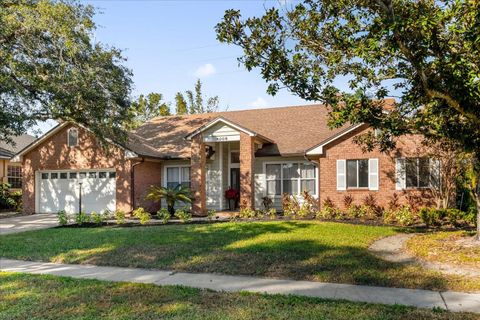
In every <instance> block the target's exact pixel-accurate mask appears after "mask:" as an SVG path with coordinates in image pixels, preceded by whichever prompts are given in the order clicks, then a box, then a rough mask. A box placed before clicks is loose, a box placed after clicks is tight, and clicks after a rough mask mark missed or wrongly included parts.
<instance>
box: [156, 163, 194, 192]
mask: <svg viewBox="0 0 480 320" xmlns="http://www.w3.org/2000/svg"><path fill="white" fill-rule="evenodd" d="M169 168H178V179H179V181H178V182H179V184H183V183H187V182H188V188H190V186H191V182H192V172H191V170H190V165H189V164H180V165H175V164H172V165H166V166H164V172H163V186H164V187H165V188H168V180H167V178H168V169H169ZM184 168H188V169H189V170H188V172H189V177H188V181H187V180H184V177H183V169H184ZM177 186H178V184H177Z"/></svg>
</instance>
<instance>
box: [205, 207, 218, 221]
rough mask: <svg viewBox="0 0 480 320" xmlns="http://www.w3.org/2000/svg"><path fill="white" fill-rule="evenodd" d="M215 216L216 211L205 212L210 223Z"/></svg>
mask: <svg viewBox="0 0 480 320" xmlns="http://www.w3.org/2000/svg"><path fill="white" fill-rule="evenodd" d="M216 214H217V211H216V210H213V209H212V210H208V211H207V219H208V220H209V221H212V220H213V218H215V215H216Z"/></svg>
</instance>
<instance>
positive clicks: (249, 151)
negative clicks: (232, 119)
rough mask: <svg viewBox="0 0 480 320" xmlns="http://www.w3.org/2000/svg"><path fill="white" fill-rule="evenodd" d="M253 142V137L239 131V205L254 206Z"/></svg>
mask: <svg viewBox="0 0 480 320" xmlns="http://www.w3.org/2000/svg"><path fill="white" fill-rule="evenodd" d="M254 158H255V144H254V140H253V137H251V136H249V135H248V134H246V133H243V132H240V205H244V206H246V207H247V208H252V209H253V207H254V204H255V200H254V192H253V190H254V188H253V181H254V178H253V174H254V172H253V164H254Z"/></svg>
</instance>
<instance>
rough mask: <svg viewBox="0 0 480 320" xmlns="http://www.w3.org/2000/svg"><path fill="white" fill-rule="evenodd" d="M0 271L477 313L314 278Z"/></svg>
mask: <svg viewBox="0 0 480 320" xmlns="http://www.w3.org/2000/svg"><path fill="white" fill-rule="evenodd" d="M0 270H2V271H8V272H26V273H33V274H50V275H56V276H66V277H73V278H83V279H98V280H106V281H126V282H140V283H152V284H156V285H182V286H188V287H194V288H201V289H211V290H215V291H231V292H234V291H249V292H260V293H269V294H286V295H288V294H291V295H299V296H307V297H316V298H325V299H345V300H349V301H358V302H369V303H380V304H390V305H391V304H400V305H407V306H414V307H418V308H434V307H438V308H442V309H448V310H450V311H456V312H460V311H464V312H475V313H480V294H470V293H462V292H451V291H447V292H437V291H430V290H417V289H401V288H385V287H372V286H357V285H350V284H335V283H322V282H314V281H295V280H277V279H267V278H257V277H247V276H227V275H217V274H208V273H197V274H195V273H181V272H178V273H175V272H171V271H160V270H159V271H155V270H147V269H137V268H119V267H99V266H92V265H72V264H56V263H44V262H30V261H20V260H9V259H0Z"/></svg>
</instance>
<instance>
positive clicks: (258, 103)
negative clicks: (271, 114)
mask: <svg viewBox="0 0 480 320" xmlns="http://www.w3.org/2000/svg"><path fill="white" fill-rule="evenodd" d="M267 105H268V103H267V100H265V99H263V98H262V97H258V98H257V99H256V100H255V101H252V102H251V103H250V107H253V108H265V107H266V106H267Z"/></svg>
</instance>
